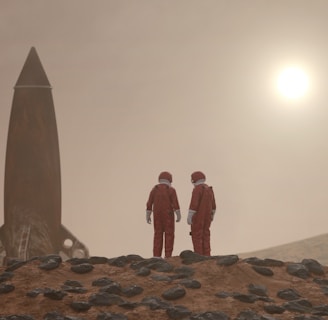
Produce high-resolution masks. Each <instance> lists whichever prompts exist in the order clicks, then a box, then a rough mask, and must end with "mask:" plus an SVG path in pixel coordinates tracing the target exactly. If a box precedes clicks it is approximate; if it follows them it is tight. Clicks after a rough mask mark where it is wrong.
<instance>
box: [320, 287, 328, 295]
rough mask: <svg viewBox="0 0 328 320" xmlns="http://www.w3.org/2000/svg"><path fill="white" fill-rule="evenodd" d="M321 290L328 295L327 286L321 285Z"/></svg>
mask: <svg viewBox="0 0 328 320" xmlns="http://www.w3.org/2000/svg"><path fill="white" fill-rule="evenodd" d="M321 290H322V292H323V294H324V295H326V296H328V286H322V287H321Z"/></svg>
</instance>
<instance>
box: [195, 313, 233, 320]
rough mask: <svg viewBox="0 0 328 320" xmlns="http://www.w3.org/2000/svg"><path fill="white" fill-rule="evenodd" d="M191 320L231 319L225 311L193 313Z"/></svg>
mask: <svg viewBox="0 0 328 320" xmlns="http://www.w3.org/2000/svg"><path fill="white" fill-rule="evenodd" d="M190 320H230V317H229V316H227V315H226V314H225V313H224V312H202V313H197V314H195V315H192V316H191V317H190Z"/></svg>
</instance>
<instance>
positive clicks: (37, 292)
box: [26, 288, 44, 298]
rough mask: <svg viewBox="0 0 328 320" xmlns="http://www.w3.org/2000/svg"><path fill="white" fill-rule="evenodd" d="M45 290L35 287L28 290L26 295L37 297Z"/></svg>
mask: <svg viewBox="0 0 328 320" xmlns="http://www.w3.org/2000/svg"><path fill="white" fill-rule="evenodd" d="M43 292H44V289H41V288H35V289H33V290H31V291H28V292H27V293H26V295H27V296H28V297H30V298H35V297H37V296H38V295H39V294H41V293H43Z"/></svg>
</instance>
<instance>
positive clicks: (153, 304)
mask: <svg viewBox="0 0 328 320" xmlns="http://www.w3.org/2000/svg"><path fill="white" fill-rule="evenodd" d="M141 304H142V305H145V306H148V307H149V308H150V309H151V310H157V309H164V310H166V309H168V308H169V307H171V305H170V304H169V303H167V302H165V301H163V300H161V299H160V298H158V297H153V296H150V297H145V298H143V299H142V301H141Z"/></svg>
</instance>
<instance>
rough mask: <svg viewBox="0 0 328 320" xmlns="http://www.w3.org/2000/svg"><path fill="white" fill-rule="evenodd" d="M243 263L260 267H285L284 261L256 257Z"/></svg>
mask: <svg viewBox="0 0 328 320" xmlns="http://www.w3.org/2000/svg"><path fill="white" fill-rule="evenodd" d="M243 261H245V262H247V263H249V264H251V265H255V266H260V267H282V266H283V265H284V262H283V261H280V260H275V259H259V258H256V257H251V258H246V259H244V260H243Z"/></svg>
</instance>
